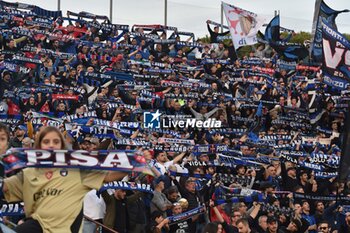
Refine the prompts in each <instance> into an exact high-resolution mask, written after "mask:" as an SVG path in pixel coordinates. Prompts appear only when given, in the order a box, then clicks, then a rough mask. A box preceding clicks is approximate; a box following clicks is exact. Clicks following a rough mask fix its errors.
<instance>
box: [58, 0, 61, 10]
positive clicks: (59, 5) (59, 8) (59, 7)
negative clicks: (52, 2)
mask: <svg viewBox="0 0 350 233" xmlns="http://www.w3.org/2000/svg"><path fill="white" fill-rule="evenodd" d="M57 10H58V11H60V10H61V0H57Z"/></svg>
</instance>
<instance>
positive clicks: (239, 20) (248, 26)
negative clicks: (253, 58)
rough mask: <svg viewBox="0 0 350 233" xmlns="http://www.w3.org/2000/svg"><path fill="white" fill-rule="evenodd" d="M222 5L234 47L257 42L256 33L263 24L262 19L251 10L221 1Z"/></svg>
mask: <svg viewBox="0 0 350 233" xmlns="http://www.w3.org/2000/svg"><path fill="white" fill-rule="evenodd" d="M222 5H223V8H224V12H225V16H226V20H227V24H228V26H229V28H230V33H231V37H232V41H233V44H234V46H235V48H236V49H238V48H239V47H241V46H245V45H253V44H256V43H258V39H257V37H256V34H257V33H258V30H259V28H260V27H261V26H262V25H263V24H264V19H263V18H262V17H260V16H258V15H257V14H255V13H253V12H249V11H246V10H243V9H241V8H238V7H235V6H232V5H229V4H227V3H224V2H222Z"/></svg>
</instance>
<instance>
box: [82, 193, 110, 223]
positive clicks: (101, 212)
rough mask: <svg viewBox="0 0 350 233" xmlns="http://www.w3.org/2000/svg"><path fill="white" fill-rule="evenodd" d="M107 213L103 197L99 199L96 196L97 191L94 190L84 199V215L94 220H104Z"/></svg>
mask: <svg viewBox="0 0 350 233" xmlns="http://www.w3.org/2000/svg"><path fill="white" fill-rule="evenodd" d="M105 213H106V203H105V202H104V200H103V198H102V196H101V197H100V198H99V197H98V196H97V195H96V190H95V189H93V190H91V191H90V192H88V193H87V194H86V195H85V197H84V215H86V216H88V217H89V218H92V219H93V220H97V219H103V218H104V216H105Z"/></svg>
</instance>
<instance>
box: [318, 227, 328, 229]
mask: <svg viewBox="0 0 350 233" xmlns="http://www.w3.org/2000/svg"><path fill="white" fill-rule="evenodd" d="M319 229H320V230H327V229H328V227H319Z"/></svg>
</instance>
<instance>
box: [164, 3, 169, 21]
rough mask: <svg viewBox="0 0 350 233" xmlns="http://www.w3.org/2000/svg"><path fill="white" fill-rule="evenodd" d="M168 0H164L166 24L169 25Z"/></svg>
mask: <svg viewBox="0 0 350 233" xmlns="http://www.w3.org/2000/svg"><path fill="white" fill-rule="evenodd" d="M167 21H168V0H164V26H167V25H168V22H167Z"/></svg>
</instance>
